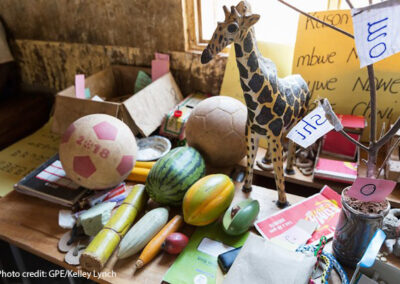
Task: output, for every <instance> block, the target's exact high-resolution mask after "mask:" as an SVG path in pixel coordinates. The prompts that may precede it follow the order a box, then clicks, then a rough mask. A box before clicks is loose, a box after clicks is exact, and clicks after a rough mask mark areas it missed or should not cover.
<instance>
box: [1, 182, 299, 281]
mask: <svg viewBox="0 0 400 284" xmlns="http://www.w3.org/2000/svg"><path fill="white" fill-rule="evenodd" d="M240 189H241V184H237V186H236V194H235V199H234V202H236V201H238V200H241V199H244V198H247V197H249V196H250V197H251V198H253V199H257V200H259V201H260V204H261V211H260V214H259V217H260V218H263V217H266V216H268V215H270V214H272V213H274V212H276V211H278V208H277V207H276V206H275V203H274V202H273V201H276V199H277V196H278V195H277V192H276V191H273V190H269V189H264V188H261V187H257V186H254V189H253V191H252V192H251V193H250V195H247V194H244V193H243V192H242V191H241V190H240ZM302 199H303V198H302V197H299V196H296V195H291V194H288V200H289V202H290V203H291V204H294V203H296V202H299V201H300V200H302ZM62 208H63V207H62V206H58V205H55V204H52V203H49V202H47V201H44V200H40V199H37V198H33V197H30V196H27V195H23V194H20V193H18V192H16V191H12V192H11V193H9V194H8V195H6V196H5V197H4V198H1V199H0V238H1V239H3V240H4V241H6V242H9V243H10V244H13V245H15V246H17V247H19V248H21V249H24V250H26V251H28V252H31V253H33V254H35V255H38V256H40V257H42V258H44V259H46V260H48V261H50V262H53V263H55V264H57V265H59V266H62V267H64V268H66V269H70V270H73V271H77V272H79V271H80V272H82V269H81V268H80V267H74V266H71V265H68V264H67V263H65V262H64V254H63V253H61V252H59V251H58V249H57V243H58V241H59V239H60V238H61V236H62V235H63V234H64V233H65V232H66V231H67V230H64V229H62V228H60V227H59V226H58V211H59V210H60V209H62ZM193 229H194V228H193V227H191V226H188V225H186V226H185V227H184V228H183V231H184V232H185V233H187V234H191V233H192V232H193ZM174 260H175V257H174V256H171V255H168V254H164V253H163V254H160V255H159V256H158V257H157V258H156V259H154V260H153V261H152V262H151V263H150V264H149V265H147V266H146V267H145V268H144V269H142V270H141V271H137V272H136V273H135V274H134V275H132V272H133V269H132V268H133V265H134V263H135V261H136V257H131V258H128V259H123V260H119V261H118V262H115V256H114V258H112V259H111V260H110V261H109V262H108V264H107V265H106V267H105V268H104V269H103V272H107V271H108V272H111V271H114V272H115V273H116V277H107V276H106V275H103V276H104V277H101V278H99V279H97V278H95V277H93V276H91V279H92V280H94V281H97V282H101V283H117V282H118V283H124V282H128V281H129V282H132V280H134V281H135V283H161V280H162V277H163V275H164V274H165V272H166V271H167V270H168V268H169V267H170V266H171V265H172V263H173V262H174ZM114 263H115V264H114ZM113 264H114V265H113ZM112 266H113V267H112ZM220 277H221V276H220Z"/></svg>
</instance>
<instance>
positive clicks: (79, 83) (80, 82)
mask: <svg viewBox="0 0 400 284" xmlns="http://www.w3.org/2000/svg"><path fill="white" fill-rule="evenodd" d="M75 97H77V98H80V99H85V98H86V97H85V75H83V74H77V75H75Z"/></svg>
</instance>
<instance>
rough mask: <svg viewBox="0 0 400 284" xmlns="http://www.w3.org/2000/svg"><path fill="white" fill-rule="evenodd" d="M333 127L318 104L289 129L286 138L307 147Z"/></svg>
mask: <svg viewBox="0 0 400 284" xmlns="http://www.w3.org/2000/svg"><path fill="white" fill-rule="evenodd" d="M333 128H334V127H333V125H332V124H330V123H329V121H328V120H327V119H326V118H325V111H324V109H323V108H322V106H321V105H319V106H318V107H316V108H315V109H314V110H313V111H312V112H310V113H309V114H308V115H307V116H305V117H304V118H303V119H302V120H300V122H299V123H297V124H296V125H295V126H294V127H293V128H292V130H290V132H289V133H288V134H287V138H289V139H290V140H292V141H293V142H295V143H296V144H298V145H300V146H301V147H303V148H307V147H308V146H310V145H311V144H313V143H314V142H315V141H317V139H318V138H320V137H322V136H324V135H325V134H326V133H328V132H329V131H331V130H332V129H333Z"/></svg>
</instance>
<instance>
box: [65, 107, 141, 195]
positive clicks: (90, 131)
mask: <svg viewBox="0 0 400 284" xmlns="http://www.w3.org/2000/svg"><path fill="white" fill-rule="evenodd" d="M136 153H137V145H136V139H135V136H134V135H133V133H132V131H131V130H130V129H129V127H128V126H127V125H126V124H125V123H123V122H122V121H121V120H119V119H117V118H115V117H112V116H110V115H106V114H91V115H87V116H84V117H81V118H79V119H78V120H76V121H75V122H73V123H72V124H71V125H70V126H69V127H68V129H67V130H66V131H65V133H64V135H63V136H62V138H61V143H60V148H59V154H60V161H61V164H62V166H63V169H64V171H65V173H66V174H67V176H68V177H69V178H70V179H72V180H73V181H74V182H76V183H77V184H79V185H81V186H83V187H86V188H90V189H106V188H110V187H114V186H116V185H118V184H119V183H121V182H122V181H123V180H124V179H125V178H126V177H127V176H128V175H129V174H130V172H131V171H132V168H133V166H134V165H135V157H136Z"/></svg>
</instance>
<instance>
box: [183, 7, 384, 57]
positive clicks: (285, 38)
mask: <svg viewBox="0 0 400 284" xmlns="http://www.w3.org/2000/svg"><path fill="white" fill-rule="evenodd" d="M239 1H240V0H187V12H188V15H189V16H188V26H189V27H190V28H189V48H190V49H202V48H204V46H205V45H206V44H207V42H208V40H209V39H210V38H211V36H212V34H213V32H214V29H215V27H216V25H217V21H223V20H224V12H223V10H222V6H223V5H226V6H227V7H228V8H229V7H231V6H232V5H236V4H237V3H238V2H239ZM286 1H287V2H288V3H290V4H292V5H293V6H295V7H297V8H299V9H301V10H303V11H305V12H313V11H322V10H327V9H329V8H330V9H337V8H341V9H348V5H347V3H346V1H342V0H325V1H324V0H286ZM247 2H249V3H250V5H251V9H252V11H253V12H254V13H257V14H260V15H261V18H260V20H259V22H258V23H257V24H256V25H255V30H256V35H257V39H258V40H260V41H266V42H276V43H283V44H289V45H293V44H294V42H295V40H296V33H297V22H298V19H299V13H297V12H296V11H294V10H292V9H290V8H289V7H287V6H285V5H284V4H282V3H280V2H278V0H248V1H247ZM351 2H352V4H353V5H354V6H355V7H362V6H366V5H368V4H369V3H370V2H374V3H375V2H379V1H371V0H352V1H351ZM190 18H191V19H190Z"/></svg>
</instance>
